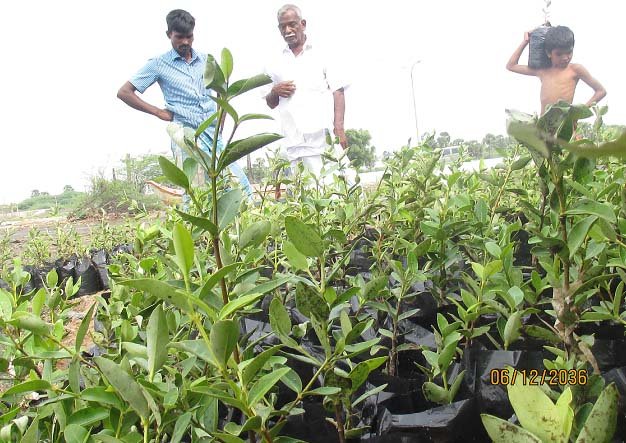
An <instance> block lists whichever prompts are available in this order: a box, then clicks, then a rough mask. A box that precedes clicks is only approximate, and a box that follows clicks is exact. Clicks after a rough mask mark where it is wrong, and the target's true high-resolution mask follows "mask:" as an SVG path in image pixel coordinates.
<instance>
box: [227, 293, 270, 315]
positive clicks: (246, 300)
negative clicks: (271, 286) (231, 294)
mask: <svg viewBox="0 0 626 443" xmlns="http://www.w3.org/2000/svg"><path fill="white" fill-rule="evenodd" d="M261 297H263V294H248V295H241V296H239V297H237V298H236V299H234V300H231V301H229V302H228V303H226V304H225V305H224V307H223V308H222V309H221V310H220V313H219V318H220V319H226V318H228V317H230V316H231V314H233V313H235V312H237V311H239V310H241V309H243V308H246V307H248V306H250V305H251V304H253V303H256V302H257V301H258V300H259V299H260V298H261Z"/></svg>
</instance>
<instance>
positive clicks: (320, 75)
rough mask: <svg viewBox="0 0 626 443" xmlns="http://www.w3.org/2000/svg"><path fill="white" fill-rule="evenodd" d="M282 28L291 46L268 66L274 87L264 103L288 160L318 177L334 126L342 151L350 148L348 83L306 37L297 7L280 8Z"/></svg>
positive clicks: (279, 21) (279, 18)
mask: <svg viewBox="0 0 626 443" xmlns="http://www.w3.org/2000/svg"><path fill="white" fill-rule="evenodd" d="M278 29H279V31H280V33H281V35H282V36H283V38H284V39H285V41H286V42H287V46H286V47H285V48H284V49H283V51H282V53H281V54H280V55H279V57H277V58H275V59H274V60H272V61H271V62H270V63H269V64H268V66H267V67H266V73H267V74H268V75H269V76H270V77H271V78H272V81H273V85H272V89H271V91H270V92H269V93H268V94H267V95H266V96H265V100H266V102H267V105H268V106H269V107H270V108H272V109H275V108H276V109H277V111H278V113H279V115H280V121H281V124H282V132H283V135H284V139H283V144H284V147H285V151H286V155H287V158H288V160H290V161H291V163H292V165H295V164H296V163H298V162H302V163H304V166H305V167H306V168H307V169H308V170H309V171H311V172H313V173H314V174H319V172H320V170H321V169H322V158H321V154H322V153H324V151H325V150H326V149H327V148H328V143H327V141H326V139H327V137H326V134H327V131H328V130H329V129H330V128H331V125H332V128H333V131H334V134H335V136H337V138H338V139H339V144H340V145H341V147H342V148H343V149H346V148H347V147H348V143H347V139H346V133H345V129H344V123H343V122H344V114H345V96H344V88H346V87H347V86H348V85H347V84H346V83H345V82H344V81H342V80H341V79H340V78H338V76H337V71H336V70H335V68H334V66H332V64H331V63H329V61H328V60H327V54H324V53H323V52H322V51H320V50H319V48H318V47H316V46H313V45H312V44H311V42H310V41H309V39H307V36H306V34H305V31H306V20H304V19H303V18H302V13H301V11H300V9H299V8H298V7H297V6H295V5H291V4H287V5H285V6H283V7H282V8H280V9H279V10H278ZM331 110H334V115H333V116H332V117H331Z"/></svg>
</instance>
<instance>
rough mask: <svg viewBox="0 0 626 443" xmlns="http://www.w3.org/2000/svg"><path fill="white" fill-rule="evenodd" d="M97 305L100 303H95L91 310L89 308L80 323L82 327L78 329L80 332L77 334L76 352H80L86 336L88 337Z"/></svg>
mask: <svg viewBox="0 0 626 443" xmlns="http://www.w3.org/2000/svg"><path fill="white" fill-rule="evenodd" d="M97 304H98V302H94V303H93V304H92V305H91V308H89V310H88V311H87V313H86V314H85V316H84V317H83V319H82V321H81V322H80V326H79V327H78V331H77V332H76V343H75V345H74V349H75V350H76V352H80V347H81V346H82V345H83V340H84V339H85V335H87V331H88V330H89V325H90V324H91V322H92V321H93V310H94V309H95V308H96V305H97Z"/></svg>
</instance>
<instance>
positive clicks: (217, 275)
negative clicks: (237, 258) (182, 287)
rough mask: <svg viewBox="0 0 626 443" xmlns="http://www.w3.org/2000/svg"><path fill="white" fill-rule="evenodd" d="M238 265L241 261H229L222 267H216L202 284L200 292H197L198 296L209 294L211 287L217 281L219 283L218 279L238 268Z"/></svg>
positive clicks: (202, 296)
mask: <svg viewBox="0 0 626 443" xmlns="http://www.w3.org/2000/svg"><path fill="white" fill-rule="evenodd" d="M239 266H241V262H237V263H231V264H229V265H226V266H224V267H223V268H221V269H218V270H217V271H215V272H214V273H213V274H211V276H210V277H209V279H208V280H207V281H206V283H205V284H204V286H202V289H201V290H200V293H199V295H198V296H199V297H200V298H204V297H206V296H207V295H209V293H210V292H211V289H213V287H214V286H215V285H216V284H217V283H219V281H220V280H221V279H222V278H224V277H226V276H227V275H228V274H230V273H231V272H233V271H236V270H237V269H238V268H239Z"/></svg>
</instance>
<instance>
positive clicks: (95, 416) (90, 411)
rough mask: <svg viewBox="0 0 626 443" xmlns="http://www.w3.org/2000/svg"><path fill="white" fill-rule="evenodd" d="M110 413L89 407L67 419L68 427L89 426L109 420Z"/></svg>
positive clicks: (106, 410) (104, 409)
mask: <svg viewBox="0 0 626 443" xmlns="http://www.w3.org/2000/svg"><path fill="white" fill-rule="evenodd" d="M109 413H110V411H109V410H108V409H107V408H102V407H98V406H95V407H94V406H91V407H89V408H87V409H79V410H78V411H76V412H74V413H73V414H72V415H70V416H69V417H68V419H67V424H68V425H80V426H89V425H92V424H94V423H97V422H99V421H102V420H106V419H107V418H109Z"/></svg>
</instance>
